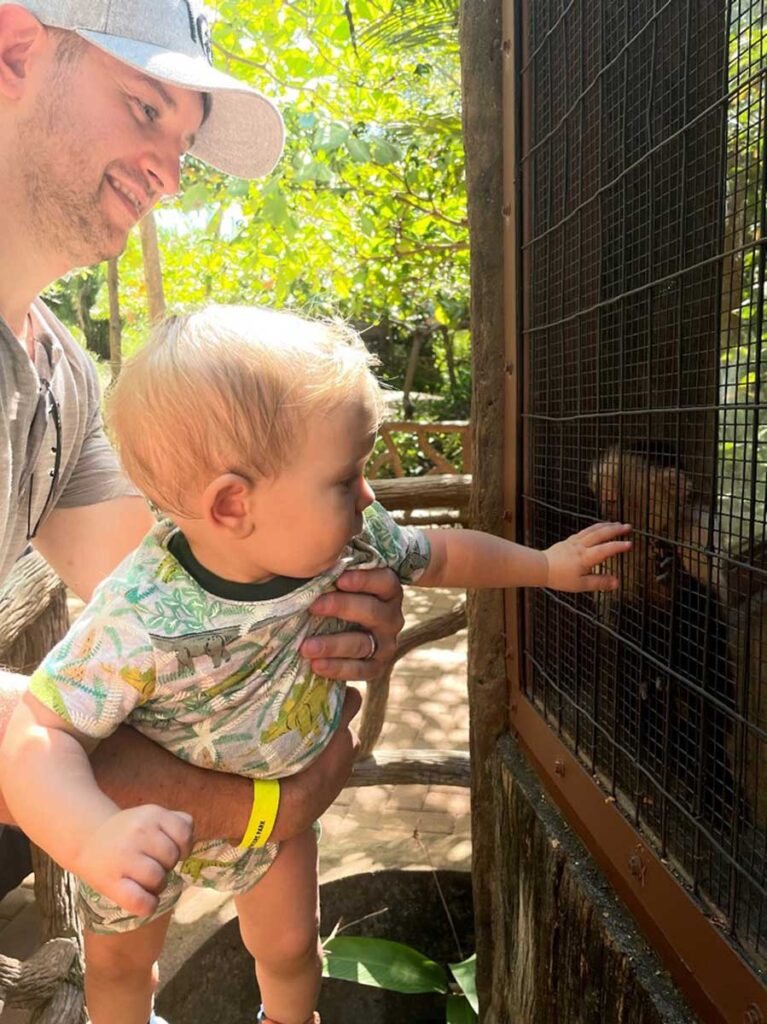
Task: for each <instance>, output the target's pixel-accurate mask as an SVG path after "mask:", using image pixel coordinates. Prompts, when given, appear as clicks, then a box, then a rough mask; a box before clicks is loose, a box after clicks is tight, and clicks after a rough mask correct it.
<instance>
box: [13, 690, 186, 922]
mask: <svg viewBox="0 0 767 1024" xmlns="http://www.w3.org/2000/svg"><path fill="white" fill-rule="evenodd" d="M88 746H93V741H92V740H90V739H88V738H87V737H85V736H82V735H80V734H79V733H77V732H76V731H75V730H74V729H72V728H71V727H70V726H69V725H68V724H67V723H66V722H65V721H64V720H63V719H61V718H59V717H58V716H57V715H55V714H54V713H53V712H52V711H50V710H49V709H48V708H47V707H45V706H44V705H43V704H41V703H40V702H39V701H38V700H37V699H36V698H35V697H33V696H32V695H31V694H25V696H24V697H23V698H22V700H21V701H20V702H19V704H18V705H17V706H16V708H15V710H14V712H13V716H12V717H11V721H10V723H9V725H8V730H7V732H6V736H5V740H4V742H3V745H2V748H1V749H0V777H2V778H3V795H4V797H5V799H6V801H7V803H8V806H9V808H10V809H11V811H12V813H13V815H14V818H15V820H16V821H17V822H18V824H19V826H20V827H21V828H22V829H23V830H24V832H26V834H27V835H28V836H29V837H30V839H31V840H32V841H33V842H35V843H37V845H38V846H40V847H42V848H43V849H44V850H45V851H46V852H47V853H48V854H50V856H51V857H53V859H54V860H55V861H57V862H58V863H59V864H61V866H62V867H64V868H66V869H67V870H68V871H72V872H74V873H75V874H76V875H78V876H79V877H80V878H82V879H83V880H84V881H86V882H87V883H88V884H89V885H91V886H92V887H93V888H94V889H96V891H97V892H100V893H102V894H103V895H104V896H107V897H108V898H110V899H112V900H114V901H115V903H118V904H119V905H120V906H121V907H123V908H124V909H125V910H127V911H128V912H129V913H131V914H136V915H139V916H144V915H147V914H149V913H151V912H152V911H153V910H154V909H155V907H156V906H157V894H158V893H159V892H161V891H162V889H163V888H164V885H165V879H166V873H167V872H168V871H169V870H170V869H171V868H172V867H173V865H174V864H176V863H177V861H178V860H179V859H180V858H182V857H184V856H186V854H187V853H188V851H189V848H190V845H191V837H192V819H191V817H190V816H189V815H188V814H183V813H181V812H176V811H169V810H166V809H165V808H163V807H156V806H152V805H145V806H142V807H135V808H132V809H130V810H127V811H121V810H120V809H119V808H118V807H117V805H116V804H115V803H113V801H111V800H110V799H109V798H108V797H107V796H106V795H105V794H104V793H102V792H101V790H100V789H99V788H98V786H97V785H96V782H95V780H94V778H93V773H92V771H91V767H90V763H89V761H88V752H87V748H88Z"/></svg>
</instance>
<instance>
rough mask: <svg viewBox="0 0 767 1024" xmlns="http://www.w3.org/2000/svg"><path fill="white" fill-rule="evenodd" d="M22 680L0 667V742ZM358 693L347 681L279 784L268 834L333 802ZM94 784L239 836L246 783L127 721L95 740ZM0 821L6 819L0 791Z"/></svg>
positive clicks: (347, 755) (213, 831)
mask: <svg viewBox="0 0 767 1024" xmlns="http://www.w3.org/2000/svg"><path fill="white" fill-rule="evenodd" d="M26 685H27V679H26V678H25V677H24V676H19V675H13V674H12V673H10V672H3V673H0V743H1V742H2V740H3V736H4V735H5V730H6V727H7V725H8V721H9V720H10V717H11V714H12V712H13V709H14V708H15V706H16V704H17V703H18V701H19V700H20V699H21V696H22V694H23V693H24V691H25V690H26ZM359 707H360V695H359V693H358V692H357V691H356V690H354V689H353V688H352V687H349V689H348V690H347V695H346V703H345V704H344V711H343V716H342V719H341V724H340V726H339V728H338V730H337V731H336V733H335V734H334V736H333V738H332V740H331V741H330V743H329V744H328V746H327V747H326V749H325V750H324V751H323V752H322V754H321V755H320V757H318V758H317V760H316V761H315V762H314V763H313V764H312V765H311V766H310V767H309V768H307V769H306V770H305V771H304V772H302V773H301V774H300V775H294V776H293V777H292V778H289V779H283V780H282V782H281V783H280V809H279V813H278V815H277V821H276V823H275V827H274V831H273V833H272V835H273V836H274V838H275V839H278V840H282V839H288V838H290V836H292V835H297V834H298V833H299V832H303V831H304V830H305V829H306V828H308V827H309V826H310V825H311V823H312V822H313V821H315V820H316V819H317V818H319V817H320V816H321V815H322V814H323V812H324V811H326V810H327V808H328V807H329V806H330V804H332V803H333V801H334V800H335V798H336V797H337V796H338V794H339V793H340V792H341V790H342V789H343V787H344V785H345V784H346V781H347V779H348V778H349V775H350V773H351V769H352V765H353V763H354V756H355V753H356V750H357V741H356V737H355V736H354V734H353V732H352V731H351V729H350V727H349V723H350V722H351V720H352V718H353V717H354V715H356V713H357V711H358V710H359ZM91 764H92V766H93V771H94V774H95V776H96V781H97V782H98V784H99V786H100V788H101V789H102V790H103V791H104V792H105V793H106V794H107V796H109V797H110V798H111V799H112V800H114V802H115V803H116V804H117V805H118V806H119V807H122V808H127V807H134V806H137V805H138V804H145V803H152V804H159V805H160V806H162V807H174V808H177V809H178V810H181V811H186V812H188V813H189V814H191V815H192V817H193V818H194V824H195V837H196V838H197V839H217V838H224V837H229V838H231V839H232V840H234V841H235V842H238V841H239V840H240V839H241V838H242V836H243V835H244V833H245V828H246V826H247V824H248V818H249V817H250V807H251V801H252V797H253V783H252V782H251V781H250V779H244V778H241V777H240V776H239V775H226V774H223V773H221V772H211V771H206V770H205V769H203V768H196V767H194V766H193V765H189V764H186V763H185V762H184V761H181V760H179V759H178V758H177V757H175V756H174V755H173V754H170V753H168V752H167V751H165V750H162V749H161V748H160V747H158V746H157V745H156V744H154V743H152V742H151V741H150V740H148V739H146V738H145V737H144V736H141V735H140V734H139V733H137V732H136V731H135V729H131V728H129V727H128V726H123V727H122V728H121V729H118V731H117V732H116V733H115V734H114V735H113V736H111V737H110V738H109V739H108V740H105V741H104V742H103V743H101V744H100V745H99V746H98V747H97V749H96V751H95V753H94V754H93V755H92V757H91ZM0 822H4V823H6V824H13V823H14V822H13V817H12V815H11V813H10V811H9V809H8V807H7V805H6V803H5V801H4V800H3V798H2V796H1V795H0Z"/></svg>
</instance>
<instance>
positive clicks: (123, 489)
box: [0, 301, 136, 583]
mask: <svg viewBox="0 0 767 1024" xmlns="http://www.w3.org/2000/svg"><path fill="white" fill-rule="evenodd" d="M33 309H34V314H35V318H36V321H37V322H36V325H35V326H36V330H35V336H36V348H35V363H34V365H33V363H32V360H31V359H30V358H29V356H28V354H27V352H26V351H25V349H24V348H23V347H22V345H21V344H20V343H19V341H18V339H17V338H16V337H15V336H14V334H13V333H12V332H11V331H10V330H9V328H8V326H7V324H6V323H5V321H3V320H2V319H1V318H0V583H2V581H3V580H5V578H6V577H7V576H8V573H9V572H10V570H11V568H12V566H13V563H14V562H15V561H16V559H17V558H18V557H19V555H20V554H21V553H22V552H23V551H24V549H25V548H26V546H27V544H28V542H29V538H30V536H32V535H34V533H35V532H36V530H37V529H38V528H39V527H40V526H41V525H42V523H43V522H45V519H46V518H47V517H48V515H49V514H50V513H51V512H52V511H53V509H54V508H77V507H79V506H82V505H95V504H98V503H100V502H102V501H108V500H109V499H111V498H117V497H120V496H122V495H128V494H135V493H136V491H135V489H134V488H133V487H132V486H131V485H130V484H129V483H128V481H127V480H126V478H125V477H124V476H123V474H122V472H121V471H120V467H119V464H118V461H117V458H116V456H115V454H114V452H113V451H112V449H111V447H110V445H109V442H108V441H107V439H106V437H105V435H104V431H103V428H102V423H101V408H100V400H99V385H98V378H97V376H96V371H95V368H94V366H93V364H92V362H91V361H90V359H89V358H88V356H87V355H86V354H85V352H83V350H82V349H81V348H80V347H79V346H78V345H77V343H76V342H75V340H74V339H73V338H72V336H71V335H70V334H69V332H68V331H67V329H66V328H65V327H64V325H63V324H62V323H60V321H59V320H57V319H56V317H55V316H54V315H53V314H52V313H51V312H50V310H49V309H47V308H46V307H45V306H44V305H43V303H42V302H40V301H37V302H36V303H35V304H34V307H33ZM96 543H98V541H96Z"/></svg>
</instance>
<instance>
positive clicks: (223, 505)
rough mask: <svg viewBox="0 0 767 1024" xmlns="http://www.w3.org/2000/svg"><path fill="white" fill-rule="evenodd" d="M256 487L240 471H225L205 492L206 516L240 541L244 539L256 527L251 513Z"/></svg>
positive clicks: (204, 514) (204, 509)
mask: <svg viewBox="0 0 767 1024" xmlns="http://www.w3.org/2000/svg"><path fill="white" fill-rule="evenodd" d="M253 488H254V485H253V484H252V483H251V482H250V480H248V479H247V478H246V477H244V476H240V474H239V473H222V475H221V476H217V477H216V479H215V480H212V481H211V482H210V483H209V484H208V486H207V487H206V488H205V490H204V492H203V495H202V514H203V518H204V519H206V520H207V522H208V523H211V524H212V525H215V526H218V527H222V528H223V529H225V530H228V531H229V532H230V533H231V534H232V536H233V537H235V538H236V539H237V540H244V539H245V538H247V537H249V536H250V535H251V533H252V532H253V529H254V525H253V518H252V516H251V501H252V497H253Z"/></svg>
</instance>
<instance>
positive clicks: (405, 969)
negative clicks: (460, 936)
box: [322, 934, 479, 1024]
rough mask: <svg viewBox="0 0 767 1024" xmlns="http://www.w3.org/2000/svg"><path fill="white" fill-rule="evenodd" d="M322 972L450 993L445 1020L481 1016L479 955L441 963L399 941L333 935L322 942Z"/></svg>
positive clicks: (411, 990)
mask: <svg viewBox="0 0 767 1024" xmlns="http://www.w3.org/2000/svg"><path fill="white" fill-rule="evenodd" d="M323 947H324V958H323V970H322V973H323V976H324V977H326V978H336V979H340V980H343V981H352V982H356V983H357V984H358V985H370V986H372V987H374V988H383V989H387V990H388V991H389V992H401V993H404V994H406V995H415V994H417V993H421V992H440V993H444V994H445V996H446V1016H445V1021H446V1024H472V1022H474V1021H477V1020H478V1019H479V1018H478V1016H477V1014H478V1003H477V988H476V980H475V969H476V955H474V956H470V957H469V958H468V960H464V961H462V962H461V963H458V964H449V965H448V966H449V970H450V974H452V978H453V980H451V978H450V974H449V973H448V971H446V970H445V968H444V967H442V966H441V964H438V963H437V962H436V961H435V960H431V959H429V957H426V956H424V955H423V954H422V953H419V952H418V950H416V949H413V948H412V946H405V945H403V944H402V943H400V942H391V941H389V940H388V939H369V938H361V937H355V936H351V935H350V936H347V935H336V934H334V935H332V936H331V937H330V938H329V939H327V940H326V941H325V942H324V943H323Z"/></svg>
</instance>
